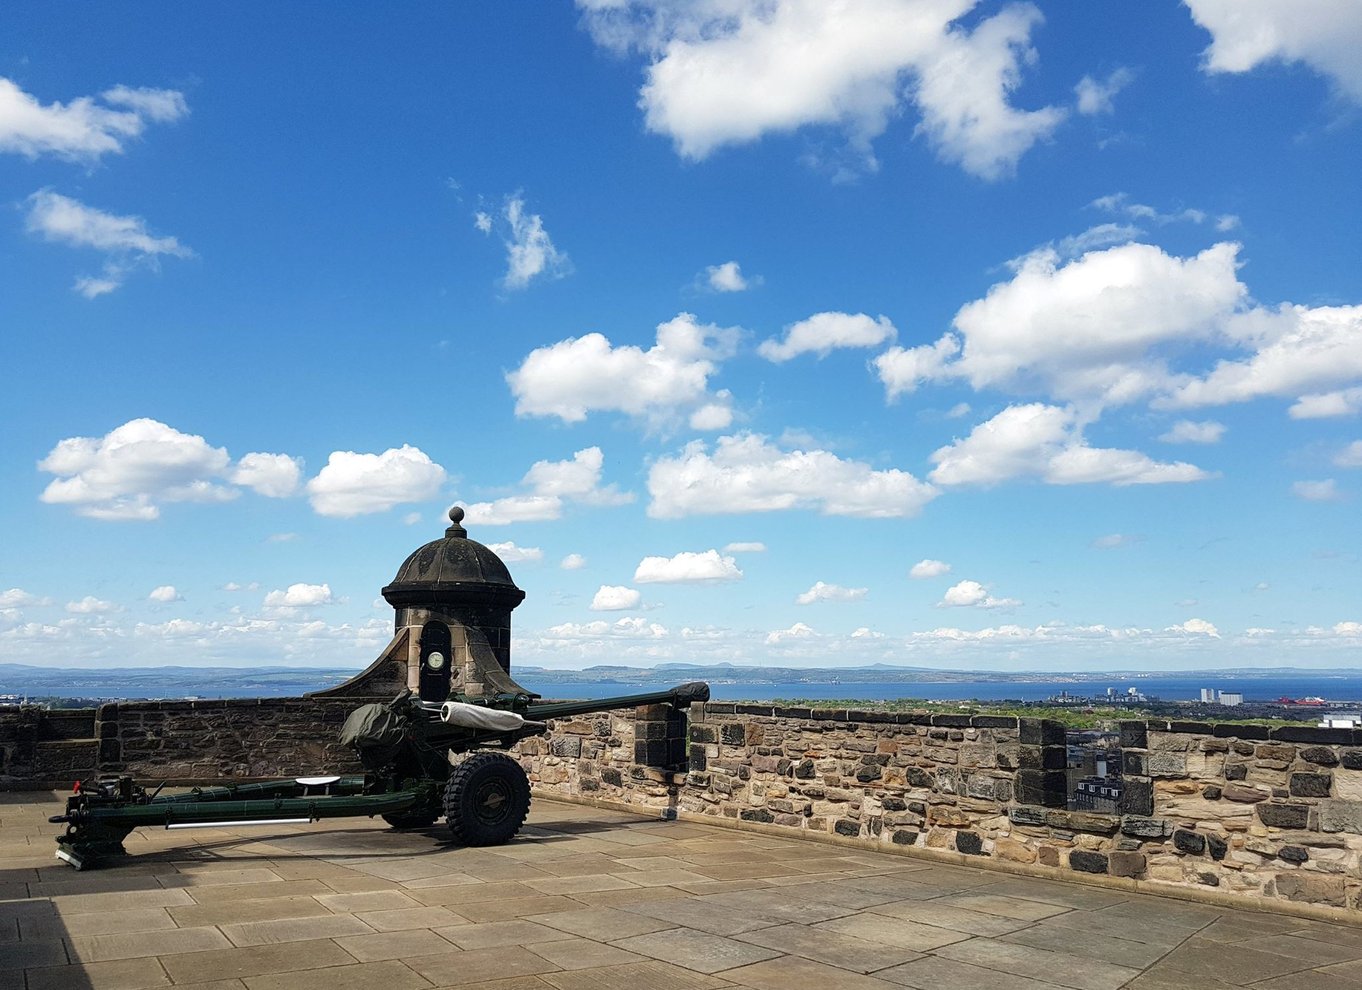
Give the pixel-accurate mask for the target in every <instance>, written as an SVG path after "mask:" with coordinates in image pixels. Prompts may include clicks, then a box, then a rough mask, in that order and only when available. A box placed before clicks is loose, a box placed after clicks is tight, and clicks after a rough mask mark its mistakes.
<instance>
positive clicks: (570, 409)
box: [506, 313, 738, 423]
mask: <svg viewBox="0 0 1362 990" xmlns="http://www.w3.org/2000/svg"><path fill="white" fill-rule="evenodd" d="M737 335H738V331H737V330H736V329H727V330H724V329H720V328H719V327H717V326H714V325H712V324H701V323H699V322H697V321H696V319H695V317H694V316H692V315H691V314H690V313H680V314H678V315H677V316H676V317H675V318H674V319H671V320H669V321H667V322H666V323H663V324H660V325H659V326H658V328H657V342H656V344H654V346H653V347H651V348H649V349H648V350H646V351H645V350H643V349H642V348H641V347H635V346H633V345H631V344H624V345H621V346H619V347H615V346H614V345H612V344H611V343H610V341H609V340H607V339H606V338H605V337H604V336H603V335H601V334H599V333H589V334H587V335H585V336H583V337H569V338H568V339H567V340H561V341H559V342H558V343H556V344H550V345H549V346H547V347H540V348H537V349H535V350H534V351H531V352H530V354H529V356H528V357H526V358H525V360H524V361H523V362H522V363H521V365H520V367H519V368H517V369H516V370H515V371H512V372H510V373H509V374H508V375H507V376H506V381H507V383H508V384H509V385H510V387H511V393H512V394H513V395H514V396H515V399H516V406H515V411H516V415H517V416H556V417H558V418H559V419H561V420H563V421H564V422H567V423H580V422H582V421H583V420H585V419H586V417H587V414H588V413H591V412H621V413H625V414H627V415H630V416H638V417H642V418H645V419H648V420H649V421H650V422H654V423H658V422H666V421H670V420H671V419H673V418H675V417H676V416H677V415H678V414H679V413H681V412H683V411H685V410H693V409H695V408H697V407H700V406H703V405H707V404H709V403H711V402H713V401H714V398H715V397H714V396H713V395H712V394H711V393H710V392H709V378H710V376H711V375H713V374H714V373H715V371H716V370H717V369H718V362H719V361H721V360H723V359H724V358H726V357H727V356H729V355H730V354H731V353H732V350H733V347H734V345H735V343H736V341H737Z"/></svg>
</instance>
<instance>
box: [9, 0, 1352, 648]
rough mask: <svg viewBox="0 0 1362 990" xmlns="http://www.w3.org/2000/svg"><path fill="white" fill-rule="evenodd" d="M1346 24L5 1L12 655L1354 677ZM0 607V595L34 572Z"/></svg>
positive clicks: (988, 9) (1314, 12) (985, 8)
mask: <svg viewBox="0 0 1362 990" xmlns="http://www.w3.org/2000/svg"><path fill="white" fill-rule="evenodd" d="M1360 45H1362V8H1359V7H1358V5H1356V4H1355V3H1352V2H1351V0H1314V2H1311V3H1300V2H1285V0H1281V2H1275V0H1255V2H1252V3H1249V2H1239V0H1187V2H1185V3H1175V2H1172V0H1159V2H1153V3H1148V4H1139V5H1134V4H1116V3H1085V4H1073V3H1047V2H1035V3H1010V4H1000V3H994V2H977V3H975V2H971V0H865V2H861V3H848V4H837V3H827V2H822V0H819V2H814V0H761V2H757V0H698V2H695V3H690V4H675V3H663V2H661V0H634V2H625V0H579V2H578V3H577V4H576V5H573V4H569V3H566V2H563V3H555V4H533V5H530V4H484V5H475V4H468V5H399V6H396V7H394V6H385V7H383V8H382V9H381V10H380V9H378V8H363V7H358V6H352V7H347V8H337V7H333V6H329V5H303V4H297V5H273V6H265V5H254V6H248V7H244V8H241V7H238V8H234V9H233V10H232V11H230V12H227V11H225V10H215V9H209V8H203V7H197V8H196V7H186V6H183V5H171V4H160V5H158V4H137V5H124V4H105V5H100V6H98V7H94V8H89V7H86V8H75V7H61V6H56V5H49V4H24V3H18V4H9V5H6V6H5V8H4V9H3V10H2V11H0V199H3V200H4V202H6V203H7V204H8V206H9V209H7V210H0V328H3V341H2V346H3V355H4V360H3V371H2V372H0V373H2V374H3V382H2V384H3V388H2V389H0V396H3V397H2V398H0V402H3V409H2V413H3V424H4V427H3V429H4V433H3V444H2V445H0V471H2V472H3V479H4V484H3V487H2V488H0V512H2V513H3V519H2V520H0V521H2V523H3V526H4V532H5V534H6V535H5V538H4V540H3V547H0V659H3V660H8V661H16V662H27V663H60V664H71V665H82V666H121V665H153V664H162V663H184V664H205V665H207V664H214V665H217V664H252V663H260V664H264V663H288V664H315V665H327V666H359V665H362V664H365V663H367V662H368V661H369V660H370V659H372V658H373V657H374V656H375V655H376V654H377V652H378V650H379V649H381V648H382V646H383V645H384V644H385V643H386V642H387V640H388V637H389V635H390V634H391V626H392V611H391V609H390V608H389V607H388V606H387V605H386V604H385V603H383V602H382V600H381V599H378V590H379V588H381V587H382V586H383V585H384V584H386V583H387V582H388V581H389V580H390V579H391V577H392V574H393V573H394V572H395V570H396V568H397V566H398V564H399V563H401V561H402V560H403V558H404V557H405V556H406V554H407V553H409V552H410V551H411V550H412V549H414V548H415V547H416V546H418V545H420V544H421V543H423V542H425V541H426V540H429V539H433V538H436V537H437V536H439V535H440V534H441V531H442V529H443V526H444V525H446V522H445V520H444V512H445V510H446V509H447V508H448V507H449V505H451V504H452V503H454V502H459V503H461V504H463V505H465V506H466V507H467V509H468V520H467V526H468V528H469V531H470V535H471V536H472V537H473V538H474V539H478V540H481V541H482V542H484V543H487V544H489V545H492V546H495V547H496V548H497V549H498V550H499V551H500V552H501V553H502V554H503V556H504V557H505V559H506V560H507V561H508V563H509V566H510V568H511V571H512V573H513V575H514V577H515V579H516V581H517V583H518V584H519V585H520V586H521V587H522V588H524V589H525V590H526V592H527V593H528V598H527V600H526V602H525V604H524V605H522V606H521V607H520V608H519V609H518V610H517V612H516V614H515V618H514V627H515V637H516V638H515V647H514V658H515V660H516V661H517V662H519V663H523V664H533V665H542V666H552V667H579V666H586V665H590V664H596V663H611V662H616V663H630V664H638V665H650V664H653V663H659V662H667V661H694V662H719V661H730V662H735V663H779V664H791V665H802V666H836V665H851V664H857V663H874V662H886V663H898V664H909V665H915V666H928V667H941V668H951V669H968V668H985V669H1004V670H1007V669H1012V670H1038V669H1061V670H1067V669H1096V670H1101V669H1113V668H1119V669H1123V670H1129V669H1151V670H1152V669H1186V668H1189V667H1223V666H1241V665H1242V666H1253V665H1300V666H1318V667H1339V666H1362V562H1360V561H1359V540H1358V535H1359V532H1362V526H1359V523H1360V522H1362V517H1360V516H1359V512H1358V505H1359V502H1358V497H1359V494H1362V423H1360V422H1359V413H1360V412H1362V264H1360V263H1359V262H1362V252H1360V251H1359V246H1358V245H1359V242H1358V235H1357V231H1358V227H1359V220H1362V183H1359V182H1358V180H1357V171H1358V165H1357V163H1358V162H1359V161H1362V110H1360V108H1362V63H1359V61H1358V59H1357V58H1356V57H1355V53H1356V51H1358V50H1359V46H1360ZM6 589H8V590H6Z"/></svg>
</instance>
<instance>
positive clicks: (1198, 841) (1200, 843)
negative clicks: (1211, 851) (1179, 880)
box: [1173, 828, 1206, 856]
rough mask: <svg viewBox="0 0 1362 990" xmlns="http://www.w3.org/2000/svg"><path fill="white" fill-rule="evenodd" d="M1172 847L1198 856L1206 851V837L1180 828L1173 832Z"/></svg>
mask: <svg viewBox="0 0 1362 990" xmlns="http://www.w3.org/2000/svg"><path fill="white" fill-rule="evenodd" d="M1173 848H1175V849H1177V850H1179V851H1180V852H1185V853H1191V854H1192V855H1193V856H1200V855H1201V854H1202V853H1204V852H1205V851H1206V837H1205V836H1204V835H1201V834H1199V833H1197V832H1190V831H1188V830H1187V829H1185V828H1180V829H1177V830H1175V831H1174V832H1173Z"/></svg>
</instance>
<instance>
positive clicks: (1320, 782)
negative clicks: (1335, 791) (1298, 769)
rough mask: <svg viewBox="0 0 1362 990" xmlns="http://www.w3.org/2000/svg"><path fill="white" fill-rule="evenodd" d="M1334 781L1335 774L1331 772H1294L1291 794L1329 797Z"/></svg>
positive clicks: (1295, 795) (1294, 795)
mask: <svg viewBox="0 0 1362 990" xmlns="http://www.w3.org/2000/svg"><path fill="white" fill-rule="evenodd" d="M1333 782H1334V775H1333V774H1331V773H1293V774H1292V775H1291V796H1292V797H1317V798H1327V797H1328V796H1329V788H1330V786H1331V785H1332V784H1333Z"/></svg>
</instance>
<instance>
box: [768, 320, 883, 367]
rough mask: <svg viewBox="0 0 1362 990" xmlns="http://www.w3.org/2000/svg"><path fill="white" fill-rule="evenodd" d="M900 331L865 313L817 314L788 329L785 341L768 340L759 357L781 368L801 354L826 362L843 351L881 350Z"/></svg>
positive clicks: (793, 324) (791, 325)
mask: <svg viewBox="0 0 1362 990" xmlns="http://www.w3.org/2000/svg"><path fill="white" fill-rule="evenodd" d="M896 333H897V331H896V330H895V329H894V325H893V324H892V323H890V322H889V319H888V318H887V317H884V316H881V317H879V318H878V319H872V318H871V317H869V316H866V315H865V314H864V313H815V314H814V315H813V316H810V317H809V318H808V319H805V320H800V321H799V322H798V323H792V324H790V325H789V326H788V327H786V328H785V339H784V340H779V341H778V340H775V339H772V340H764V341H762V342H761V345H760V346H759V347H758V348H757V353H758V354H760V355H761V356H762V357H764V358H766V360H768V361H773V362H775V363H777V364H780V363H783V362H785V361H789V360H791V359H792V358H795V357H798V356H799V355H801V354H817V355H818V356H819V358H825V357H827V356H828V355H829V354H831V353H832V352H833V350H835V349H836V348H839V347H878V346H879V345H880V344H883V343H884V342H885V341H888V340H893V339H894V336H895V334H896Z"/></svg>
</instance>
